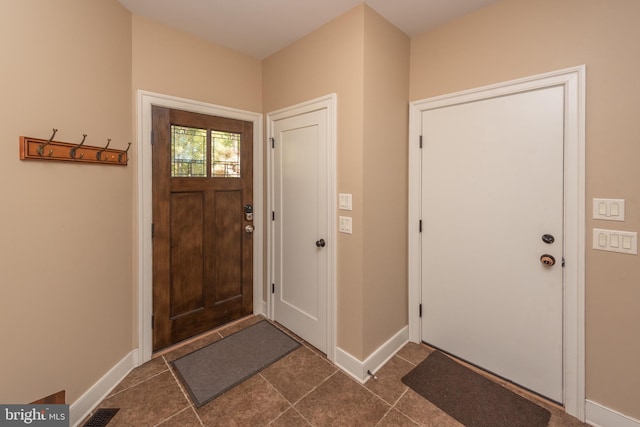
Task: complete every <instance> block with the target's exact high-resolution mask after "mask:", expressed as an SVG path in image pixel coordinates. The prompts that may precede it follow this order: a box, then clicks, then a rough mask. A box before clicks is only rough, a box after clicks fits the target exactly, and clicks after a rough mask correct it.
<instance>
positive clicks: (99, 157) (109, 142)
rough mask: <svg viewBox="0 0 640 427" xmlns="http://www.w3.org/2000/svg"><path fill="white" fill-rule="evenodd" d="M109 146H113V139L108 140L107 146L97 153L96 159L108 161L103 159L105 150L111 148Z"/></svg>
mask: <svg viewBox="0 0 640 427" xmlns="http://www.w3.org/2000/svg"><path fill="white" fill-rule="evenodd" d="M109 144H111V138H107V145H105V146H104V148H103V149H102V150H100V151H98V152H97V153H96V159H98V160H107V159H102V153H104V150H106V149H107V148H108V147H109Z"/></svg>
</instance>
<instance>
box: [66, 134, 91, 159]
mask: <svg viewBox="0 0 640 427" xmlns="http://www.w3.org/2000/svg"><path fill="white" fill-rule="evenodd" d="M85 139H87V134H86V133H83V134H82V142H81V143H80V144H78V145H76V146H75V147H73V148H72V149H71V150H69V155H70V156H71V158H72V159H75V158H76V150H77V149H78V148H80V147H82V144H84V140H85ZM83 157H84V153H80V157H78V158H79V159H81V158H83Z"/></svg>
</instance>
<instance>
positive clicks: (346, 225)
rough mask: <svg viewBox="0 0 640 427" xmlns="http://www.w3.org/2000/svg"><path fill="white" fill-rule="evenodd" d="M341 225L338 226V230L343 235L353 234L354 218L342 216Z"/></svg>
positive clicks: (340, 218)
mask: <svg viewBox="0 0 640 427" xmlns="http://www.w3.org/2000/svg"><path fill="white" fill-rule="evenodd" d="M339 220H340V224H339V226H338V230H339V231H340V232H341V233H346V234H353V225H352V224H353V218H351V217H350V216H341V217H339Z"/></svg>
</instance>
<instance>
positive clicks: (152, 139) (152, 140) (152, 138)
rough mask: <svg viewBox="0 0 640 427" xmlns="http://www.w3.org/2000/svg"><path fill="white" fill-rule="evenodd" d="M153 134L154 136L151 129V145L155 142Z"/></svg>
mask: <svg viewBox="0 0 640 427" xmlns="http://www.w3.org/2000/svg"><path fill="white" fill-rule="evenodd" d="M155 136H156V135H155V133H153V131H151V145H153V144H154V143H155V140H156V138H155Z"/></svg>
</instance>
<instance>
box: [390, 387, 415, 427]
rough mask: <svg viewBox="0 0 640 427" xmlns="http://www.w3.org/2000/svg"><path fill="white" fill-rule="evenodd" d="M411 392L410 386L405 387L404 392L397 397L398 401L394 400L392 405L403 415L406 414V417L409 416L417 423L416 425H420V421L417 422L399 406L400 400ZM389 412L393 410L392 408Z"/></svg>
mask: <svg viewBox="0 0 640 427" xmlns="http://www.w3.org/2000/svg"><path fill="white" fill-rule="evenodd" d="M407 393H409V387H405V389H404V391H403V392H402V394H401V395H400V397H398V398H397V399H396V401H395V402H394V404H393V406H392V407H391V409H395V410H396V411H398V412H399V413H401V414H402V415H404V416H405V417H407V418H409V419H410V420H411V422H413V423H415V424H416V425H420V423H419V422H417V421H416V420H414V419H413V418H411V417H410V416H409V414H405V413H404V411H401V410H400V409H398V408H397V406H398V402H400V400H401V399H402V398H403V397H404V396H405V395H406V394H407ZM389 412H391V410H389Z"/></svg>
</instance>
